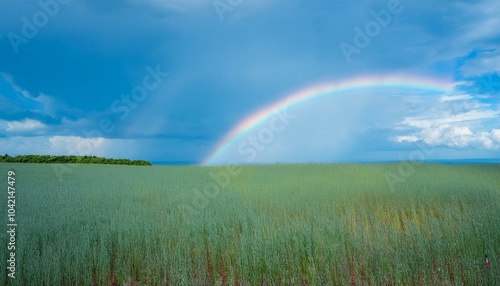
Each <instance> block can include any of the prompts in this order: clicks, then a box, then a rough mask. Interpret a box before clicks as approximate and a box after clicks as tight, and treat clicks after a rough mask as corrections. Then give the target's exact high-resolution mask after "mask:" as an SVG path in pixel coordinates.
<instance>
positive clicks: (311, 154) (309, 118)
mask: <svg viewBox="0 0 500 286" xmlns="http://www.w3.org/2000/svg"><path fill="white" fill-rule="evenodd" d="M2 11H3V12H2V18H1V19H0V153H9V154H13V155H15V154H61V155H62V154H75V155H97V156H106V157H120V158H121V157H127V158H134V159H139V158H140V159H147V160H152V161H182V162H186V161H187V162H202V161H203V160H204V159H205V158H207V157H209V156H210V154H212V152H214V151H215V150H216V148H217V145H218V143H219V142H220V141H221V140H222V138H224V135H225V134H226V133H227V132H229V131H230V130H231V129H232V127H233V126H235V125H237V124H238V123H239V122H241V121H242V120H244V119H245V118H246V117H247V116H249V115H251V114H252V113H254V112H256V111H257V110H259V109H261V108H263V107H265V106H268V105H269V104H272V103H273V102H276V101H278V100H280V99H282V98H283V97H285V96H287V95H288V94H291V93H293V92H296V91H299V90H303V89H307V88H309V87H311V86H315V85H317V84H320V83H325V82H340V81H343V80H349V79H353V78H358V77H365V76H372V77H373V76H377V75H380V76H390V75H398V76H408V77H416V78H427V79H432V80H435V81H437V82H447V83H451V84H452V85H453V86H454V88H453V90H452V91H451V92H447V93H435V92H433V93H427V92H422V91H420V90H411V89H386V90H379V89H377V90H370V89H367V90H362V91H357V92H355V93H351V94H346V95H341V96H338V97H331V98H325V99H322V100H318V101H312V102H308V103H307V104H304V105H302V106H300V107H297V108H296V109H294V110H293V112H294V114H295V115H296V119H294V121H293V122H291V123H290V124H289V125H287V126H286V129H285V130H284V131H283V132H281V133H280V134H276V135H275V136H274V137H273V140H272V142H269V143H268V144H267V145H266V146H265V148H264V149H263V150H258V151H259V152H258V156H256V158H255V163H260V162H265V163H274V162H335V161H379V160H400V159H403V160H404V159H408V158H409V156H411V155H410V154H411V152H412V150H418V148H419V147H418V146H421V145H419V144H424V145H425V146H427V147H428V148H430V149H432V150H433V152H432V154H428V155H426V157H425V158H424V159H429V160H431V159H470V158H500V117H499V115H500V105H499V104H500V32H499V31H498V27H500V18H499V17H498V15H500V3H499V2H498V1H495V0H484V1H470V0H469V1H442V2H440V5H436V2H435V1H430V0H423V1H411V0H400V1H397V0H389V1H387V0H370V1H304V0H298V1H282V0H268V1H263V0H240V1H237V0H231V1H229V0H220V1H218V0H217V1H205V0H192V1H181V0H165V1H160V0H143V1H138V0H126V1H116V0H109V1H97V0H85V1H79V0H59V1H57V0H41V1H23V2H22V3H18V2H15V1H3V3H2ZM378 17H382V18H380V19H378ZM373 23H378V24H377V25H378V26H377V25H375V26H374V24H373ZM367 29H368V30H367ZM370 29H371V30H370ZM359 31H361V33H364V34H365V37H364V38H363V36H359ZM367 33H368V34H369V35H368V36H366V34H367ZM360 37H361V38H360ZM363 39H364V40H365V41H363ZM346 47H347V48H346ZM291 112H292V111H291ZM242 140H245V139H244V138H243V139H242ZM230 162H245V159H244V158H243V157H242V156H241V154H238V152H236V151H234V150H233V151H229V152H228V153H227V154H225V155H224V156H223V157H222V159H221V161H220V162H217V163H230Z"/></svg>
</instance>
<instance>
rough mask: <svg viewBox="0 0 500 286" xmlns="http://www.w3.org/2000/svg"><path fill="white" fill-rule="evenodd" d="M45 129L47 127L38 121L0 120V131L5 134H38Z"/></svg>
mask: <svg viewBox="0 0 500 286" xmlns="http://www.w3.org/2000/svg"><path fill="white" fill-rule="evenodd" d="M46 128H47V125H45V124H43V123H42V122H40V121H38V120H33V119H24V120H22V121H6V120H0V129H3V130H5V134H8V135H16V134H38V133H40V131H42V130H44V129H46Z"/></svg>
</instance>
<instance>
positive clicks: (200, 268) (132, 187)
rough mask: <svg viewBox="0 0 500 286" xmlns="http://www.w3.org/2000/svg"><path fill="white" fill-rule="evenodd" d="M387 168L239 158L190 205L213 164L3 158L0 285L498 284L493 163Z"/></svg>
mask: <svg viewBox="0 0 500 286" xmlns="http://www.w3.org/2000/svg"><path fill="white" fill-rule="evenodd" d="M397 168H398V166H397V165H396V164H387V165H348V164H342V165H272V166H245V167H242V169H241V172H240V174H239V175H234V176H232V177H231V183H230V184H229V185H228V186H227V187H224V188H221V190H220V192H219V193H218V194H216V195H214V196H213V197H211V198H208V199H207V201H208V203H206V204H203V206H202V207H196V195H195V193H194V192H193V191H192V190H193V189H194V188H196V189H202V188H203V187H204V186H205V185H206V184H207V183H209V182H211V181H212V178H211V176H210V173H211V172H218V171H221V170H225V168H224V167H219V168H208V167H149V168H144V167H130V166H87V165H81V166H79V167H78V168H75V169H74V172H73V173H70V174H67V175H66V176H65V177H64V180H62V181H59V178H58V177H56V176H55V174H54V171H53V169H52V167H51V166H50V165H30V164H27V165H20V164H0V169H1V170H4V173H6V171H7V170H8V169H14V170H16V186H17V189H18V191H17V201H16V202H17V212H18V213H17V220H18V248H17V255H18V258H19V264H18V275H17V276H18V277H17V278H16V279H15V280H12V279H7V278H6V277H5V275H2V276H1V278H0V284H1V285H16V284H18V285H500V267H499V266H500V261H499V258H500V176H499V175H500V167H499V166H493V165H491V166H486V165H474V166H472V165H471V166H440V165H422V166H419V167H418V168H417V169H416V171H415V172H414V174H413V175H412V176H411V177H410V178H408V179H407V180H405V182H401V183H399V184H398V185H397V190H396V191H391V190H390V188H389V185H388V183H387V181H386V177H385V174H386V172H387V171H393V172H397ZM2 180H5V179H4V178H3V179H2ZM2 182H4V181H2ZM4 185H6V182H4ZM1 197H2V198H4V197H6V194H2V195H1ZM2 204H4V205H5V200H4V199H2ZM182 206H190V207H192V208H193V209H195V210H196V211H194V212H190V213H188V214H187V215H186V213H185V212H182V211H181V210H182ZM2 210H4V206H2ZM4 213H5V212H4ZM2 217H4V218H6V214H5V215H4V214H3V215H2ZM6 239H7V236H6V235H5V232H3V233H2V236H1V245H2V246H1V248H0V249H1V253H2V260H1V263H0V266H1V267H2V268H3V269H5V261H6V259H4V258H5V257H6V253H5V252H6V243H7V240H6ZM485 249H488V250H489V253H490V258H491V260H492V265H491V266H487V265H485V262H484V254H483V253H484V251H485ZM4 253H5V254H4Z"/></svg>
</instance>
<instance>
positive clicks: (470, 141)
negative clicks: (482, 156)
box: [393, 95, 500, 149]
mask: <svg viewBox="0 0 500 286" xmlns="http://www.w3.org/2000/svg"><path fill="white" fill-rule="evenodd" d="M457 104H458V106H459V108H457ZM426 105H427V106H429V108H428V109H427V111H425V112H423V113H421V114H419V115H416V116H410V117H405V118H404V119H403V120H402V121H401V123H400V124H398V125H396V126H395V128H394V129H395V130H405V129H406V130H407V131H408V130H409V132H410V134H404V135H399V136H395V137H394V138H393V140H394V141H396V142H399V143H402V142H410V143H411V142H416V141H423V142H425V143H427V144H429V145H431V146H442V147H449V148H457V149H467V148H469V149H496V148H500V144H499V143H500V140H497V139H500V132H499V131H498V129H493V128H492V126H498V125H500V120H499V115H500V110H495V109H493V108H492V107H491V106H490V105H488V104H483V103H480V102H478V101H477V100H475V99H472V97H470V96H467V95H456V96H454V95H451V96H446V97H441V98H440V99H438V100H433V99H428V102H427V103H426Z"/></svg>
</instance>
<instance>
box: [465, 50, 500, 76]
mask: <svg viewBox="0 0 500 286" xmlns="http://www.w3.org/2000/svg"><path fill="white" fill-rule="evenodd" d="M460 70H461V72H462V73H463V75H464V76H465V77H479V76H482V75H485V74H490V73H495V72H499V71H500V50H494V51H485V52H481V53H479V54H478V55H477V56H476V57H474V58H472V59H469V60H467V61H466V62H465V64H464V65H463V66H462V67H461V69H460Z"/></svg>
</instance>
